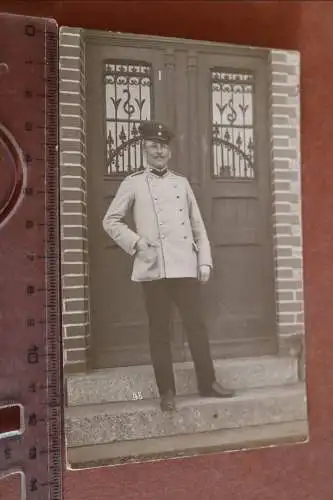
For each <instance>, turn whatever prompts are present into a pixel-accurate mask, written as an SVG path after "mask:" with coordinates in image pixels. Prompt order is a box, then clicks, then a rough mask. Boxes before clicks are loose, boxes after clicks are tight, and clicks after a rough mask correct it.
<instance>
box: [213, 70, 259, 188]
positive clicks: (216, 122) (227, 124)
mask: <svg viewBox="0 0 333 500" xmlns="http://www.w3.org/2000/svg"><path fill="white" fill-rule="evenodd" d="M253 89H254V75H253V74H252V73H239V72H236V71H232V72H227V71H224V70H223V69H219V68H214V69H213V70H212V71H211V93H212V162H213V169H212V170H213V176H214V177H226V178H246V179H251V178H254V176H255V171H254V124H253Z"/></svg>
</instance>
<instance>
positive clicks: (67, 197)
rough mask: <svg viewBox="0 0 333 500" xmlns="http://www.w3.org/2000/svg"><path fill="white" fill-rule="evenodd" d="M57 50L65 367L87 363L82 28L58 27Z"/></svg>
mask: <svg viewBox="0 0 333 500" xmlns="http://www.w3.org/2000/svg"><path fill="white" fill-rule="evenodd" d="M59 56H60V169H61V186H60V191H61V225H62V232H61V261H62V293H63V336H64V348H65V356H64V362H65V370H66V372H67V373H68V372H73V371H85V370H86V369H87V353H88V347H89V300H88V299H89V296H88V261H87V252H88V234H87V233H88V228H87V197H86V183H87V179H86V144H85V138H86V134H85V44H84V37H83V30H79V29H69V28H62V29H61V32H60V48H59Z"/></svg>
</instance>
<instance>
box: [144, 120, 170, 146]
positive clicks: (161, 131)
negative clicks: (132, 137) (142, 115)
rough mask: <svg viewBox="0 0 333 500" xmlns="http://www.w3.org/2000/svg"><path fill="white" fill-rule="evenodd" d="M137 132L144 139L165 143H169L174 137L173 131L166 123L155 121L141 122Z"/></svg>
mask: <svg viewBox="0 0 333 500" xmlns="http://www.w3.org/2000/svg"><path fill="white" fill-rule="evenodd" d="M139 132H140V134H141V137H142V139H144V140H147V141H158V142H164V143H166V144H169V142H170V141H171V139H173V137H174V133H173V132H171V130H170V129H169V128H168V127H167V126H166V125H163V123H159V122H155V121H144V122H141V124H140V125H139Z"/></svg>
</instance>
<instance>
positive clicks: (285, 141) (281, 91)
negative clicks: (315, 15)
mask: <svg viewBox="0 0 333 500" xmlns="http://www.w3.org/2000/svg"><path fill="white" fill-rule="evenodd" d="M270 69H271V93H270V94H271V102H270V118H271V123H270V126H271V142H272V166H273V172H272V184H273V185H272V191H273V224H274V247H275V248H274V249H275V279H276V304H277V331H278V337H279V346H280V352H281V353H285V352H289V353H295V354H296V353H297V354H298V353H303V336H304V305H303V258H302V256H303V254H302V218H301V159H300V92H299V89H300V77H299V70H300V57H299V54H298V53H297V52H291V51H289V52H286V51H281V50H272V51H271V52H270Z"/></svg>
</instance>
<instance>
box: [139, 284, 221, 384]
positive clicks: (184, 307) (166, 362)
mask: <svg viewBox="0 0 333 500" xmlns="http://www.w3.org/2000/svg"><path fill="white" fill-rule="evenodd" d="M142 285H143V291H144V297H145V303H146V310H147V314H148V318H149V328H150V334H149V343H150V352H151V358H152V364H153V367H154V372H155V378H156V383H157V387H158V390H159V393H160V394H165V393H166V392H167V391H168V390H172V391H173V392H174V393H175V381H174V374H173V368H172V356H171V329H170V324H171V310H172V304H173V303H174V304H176V306H177V307H178V309H179V312H180V315H181V318H182V321H183V324H184V327H185V331H186V335H187V339H188V343H189V346H190V350H191V354H192V358H193V362H194V366H195V371H196V376H197V382H198V388H199V391H200V392H201V391H205V390H207V389H210V388H211V386H212V384H213V382H214V381H215V373H214V367H213V361H212V358H211V355H210V350H209V341H208V335H207V330H206V327H205V324H204V322H203V319H202V315H201V300H200V284H199V282H198V281H197V280H196V279H192V278H177V279H171V278H167V279H162V280H156V281H147V282H144V283H143V284H142Z"/></svg>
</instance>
